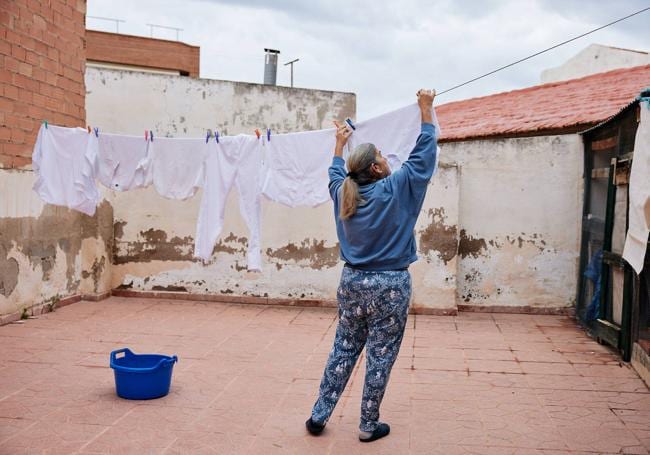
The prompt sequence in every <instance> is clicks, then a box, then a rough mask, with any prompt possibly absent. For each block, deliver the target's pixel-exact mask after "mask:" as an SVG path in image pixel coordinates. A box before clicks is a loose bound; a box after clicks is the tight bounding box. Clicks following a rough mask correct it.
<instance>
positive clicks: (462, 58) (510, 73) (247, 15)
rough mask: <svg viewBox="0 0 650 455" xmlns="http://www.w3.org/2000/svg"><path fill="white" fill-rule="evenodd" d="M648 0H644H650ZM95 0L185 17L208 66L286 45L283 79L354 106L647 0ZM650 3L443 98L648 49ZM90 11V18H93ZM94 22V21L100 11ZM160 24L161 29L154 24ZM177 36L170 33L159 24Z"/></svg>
mask: <svg viewBox="0 0 650 455" xmlns="http://www.w3.org/2000/svg"><path fill="white" fill-rule="evenodd" d="M645 3H647V0H646V2H645ZM593 5H594V2H591V1H586V0H585V1H578V0H519V1H517V0H463V1H454V0H439V1H435V2H434V1H417V0H402V1H399V2H394V1H391V2H389V1H378V0H375V1H370V0H362V1H355V2H351V1H343V0H330V1H327V2H325V1H298V0H276V1H273V2H268V1H262V0H238V1H235V0H186V1H180V0H177V1H172V0H157V1H154V0H139V1H138V2H132V1H127V0H89V1H88V14H89V15H97V16H109V17H115V16H116V15H117V14H118V13H116V12H119V15H120V16H118V17H119V18H120V19H126V20H127V21H128V22H127V23H125V24H122V25H121V26H120V30H121V31H124V32H127V33H135V34H145V35H148V29H147V28H146V26H145V25H144V24H146V23H158V24H161V25H170V26H176V27H182V28H183V29H184V31H183V32H182V34H181V39H182V40H183V41H186V42H189V43H191V44H196V45H199V46H201V76H202V77H207V78H213V79H230V80H241V81H247V82H258V83H261V82H262V77H263V69H264V56H263V49H264V48H265V47H271V48H275V49H280V51H281V54H280V61H279V62H280V66H279V68H278V83H279V84H281V85H289V68H288V67H284V66H283V65H282V64H283V63H284V62H286V61H288V60H291V59H294V58H300V61H299V62H298V63H296V65H295V66H294V78H295V83H296V86H299V87H307V88H318V89H325V90H340V91H348V92H355V93H357V102H358V118H367V117H369V116H372V115H376V114H379V113H381V112H385V111H387V110H390V109H393V108H397V107H399V106H402V105H404V104H406V103H409V102H411V101H412V100H413V99H414V93H415V91H416V90H417V89H418V88H420V87H435V88H436V89H438V91H441V90H444V89H446V88H449V87H452V86H454V85H456V84H458V83H461V82H464V81H466V80H469V79H471V78H473V77H476V76H478V75H480V74H483V73H485V72H488V71H490V70H493V69H495V68H497V67H499V66H502V65H505V64H508V63H510V62H512V61H515V60H517V59H520V58H522V57H525V56H527V55H529V54H531V53H534V52H537V51H539V50H542V49H544V48H546V47H549V46H552V45H554V44H557V43H558V42H560V41H563V40H565V39H567V38H570V37H572V36H575V35H577V34H580V33H583V32H585V31H587V30H589V29H591V28H594V27H597V26H599V25H602V24H603V23H606V22H609V21H611V20H613V19H616V18H618V17H621V16H623V15H626V14H629V13H631V12H633V11H635V10H638V9H641V8H643V7H644V6H647V5H644V2H643V1H641V0H626V1H618V2H598V8H594V7H593ZM649 17H650V12H648V13H645V14H644V15H642V16H639V17H635V18H632V19H630V20H629V21H626V22H623V23H621V24H617V25H616V26H614V27H611V28H608V29H605V30H602V31H600V32H597V33H596V34H594V35H592V36H590V37H587V38H584V39H581V40H579V41H577V42H575V43H571V44H569V45H566V46H564V47H562V48H559V49H556V50H553V51H551V52H549V53H547V54H544V55H541V56H539V57H536V58H534V59H532V60H529V61H527V62H524V63H522V64H520V65H517V66H515V67H513V68H509V69H507V70H504V71H502V72H499V73H497V74H495V75H492V76H490V77H488V78H485V79H482V80H480V81H477V82H475V83H472V84H470V85H467V86H465V87H462V88H459V89H457V90H454V91H452V92H450V93H449V94H445V95H443V96H441V97H440V99H439V102H447V101H451V100H455V99H462V98H468V97H474V96H482V95H485V94H489V93H495V92H498V91H504V90H512V89H516V88H522V87H526V86H530V85H534V84H536V83H539V75H540V73H541V71H542V70H543V69H545V68H549V67H554V66H557V65H559V64H561V63H562V62H564V61H565V60H566V59H568V58H570V57H571V56H573V55H575V54H576V53H577V52H579V51H580V50H581V49H583V48H585V47H586V46H588V45H589V44H591V43H593V42H597V43H602V44H609V45H614V46H618V47H629V48H638V49H645V50H648V48H650V43H649V42H648V41H649V36H648V33H647V30H646V28H644V24H647V20H648V18H649ZM90 24H91V22H90V20H89V26H90ZM93 24H95V26H96V24H97V23H96V22H95V23H93ZM155 33H156V34H155V35H154V36H161V35H159V34H164V33H165V31H164V30H158V31H156V32H155ZM161 37H167V38H173V36H170V35H167V36H164V35H163V36H161Z"/></svg>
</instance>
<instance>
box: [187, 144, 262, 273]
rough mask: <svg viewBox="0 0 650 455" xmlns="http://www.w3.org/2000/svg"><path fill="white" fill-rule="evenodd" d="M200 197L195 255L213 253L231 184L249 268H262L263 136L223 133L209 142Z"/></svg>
mask: <svg viewBox="0 0 650 455" xmlns="http://www.w3.org/2000/svg"><path fill="white" fill-rule="evenodd" d="M205 163H206V172H205V174H206V177H205V184H204V188H203V198H202V199H201V207H200V209H199V219H198V223H197V227H196V238H195V246H194V256H196V257H198V258H201V259H203V260H205V261H207V260H209V259H210V258H211V257H212V252H213V250H214V246H215V244H216V243H217V239H218V238H219V235H221V231H222V229H223V223H224V214H225V210H226V201H227V199H228V193H230V189H231V188H232V187H233V185H234V186H235V187H236V188H237V192H238V193H239V210H240V213H241V215H242V218H243V219H244V222H245V223H246V226H247V227H248V231H249V236H248V251H247V263H248V264H247V265H248V270H257V271H259V270H261V269H262V257H261V249H260V248H261V246H260V218H261V205H260V194H261V191H260V169H261V167H262V140H261V139H257V138H256V137H255V136H244V135H241V136H231V137H222V138H220V140H219V143H218V144H217V142H216V141H215V140H214V139H211V140H210V142H209V150H208V156H207V159H206V161H205Z"/></svg>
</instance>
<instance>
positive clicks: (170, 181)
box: [149, 137, 208, 200]
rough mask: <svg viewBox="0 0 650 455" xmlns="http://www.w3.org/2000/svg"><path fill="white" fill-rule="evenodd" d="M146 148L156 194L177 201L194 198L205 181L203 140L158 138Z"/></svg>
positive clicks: (205, 146) (205, 155) (205, 147)
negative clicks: (149, 150) (149, 148)
mask: <svg viewBox="0 0 650 455" xmlns="http://www.w3.org/2000/svg"><path fill="white" fill-rule="evenodd" d="M150 147H151V148H152V149H153V150H152V151H151V152H150V153H149V156H150V157H151V159H152V164H151V165H152V172H153V184H154V187H155V188H156V191H158V194H160V195H161V196H163V197H166V198H168V199H180V200H183V199H188V198H190V197H192V196H194V194H195V193H196V191H197V190H198V189H199V188H200V187H202V186H203V181H204V179H205V160H206V157H207V156H208V144H206V142H205V139H200V138H178V139H176V138H173V139H172V138H166V137H161V138H156V139H155V140H154V141H153V142H151V145H150Z"/></svg>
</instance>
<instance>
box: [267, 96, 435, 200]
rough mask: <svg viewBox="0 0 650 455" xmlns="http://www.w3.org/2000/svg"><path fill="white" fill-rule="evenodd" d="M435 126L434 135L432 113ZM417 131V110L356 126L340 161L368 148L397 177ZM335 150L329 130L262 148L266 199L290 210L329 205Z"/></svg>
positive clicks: (274, 140)
mask: <svg viewBox="0 0 650 455" xmlns="http://www.w3.org/2000/svg"><path fill="white" fill-rule="evenodd" d="M433 123H434V126H435V127H436V133H437V134H440V128H439V126H438V120H437V118H436V115H435V110H434V112H433ZM421 125H422V118H421V113H420V108H419V107H418V105H417V104H411V105H409V106H406V107H403V108H401V109H397V110H395V111H392V112H388V113H386V114H383V115H380V116H378V117H374V118H371V119H368V120H364V121H362V122H359V123H357V124H355V127H356V129H355V130H354V132H353V133H352V135H351V136H350V139H348V146H347V147H346V150H345V151H344V156H347V155H349V152H350V151H351V150H353V149H354V147H356V146H357V145H359V144H362V143H365V142H371V143H373V144H375V146H376V147H377V149H378V150H380V151H381V152H382V154H383V155H384V156H385V157H386V158H387V160H388V164H389V166H390V168H391V170H393V171H395V170H397V169H399V168H400V167H401V165H402V163H403V162H405V161H406V160H407V159H408V156H409V154H410V153H411V151H412V150H413V147H415V142H416V140H417V138H418V136H419V135H420V130H421ZM335 144H336V136H335V130H334V129H333V128H332V129H327V130H317V131H307V132H300V133H290V134H279V135H274V136H271V140H270V142H268V143H267V144H266V153H265V155H266V164H265V168H264V171H263V180H262V182H263V184H262V192H263V194H264V196H266V197H267V198H269V199H270V200H272V201H275V202H280V203H282V204H285V205H287V206H289V207H298V206H311V207H314V206H317V205H319V204H322V203H324V202H327V201H328V200H329V199H330V197H329V191H328V188H327V184H328V182H329V177H328V175H327V169H328V167H329V165H330V162H331V157H332V154H333V153H334V146H335ZM438 161H439V160H436V170H437V166H438ZM436 170H434V173H435V172H436Z"/></svg>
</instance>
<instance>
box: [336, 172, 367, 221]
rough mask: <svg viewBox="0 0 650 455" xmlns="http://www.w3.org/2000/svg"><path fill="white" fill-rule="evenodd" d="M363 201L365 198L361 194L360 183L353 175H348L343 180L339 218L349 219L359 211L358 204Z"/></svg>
mask: <svg viewBox="0 0 650 455" xmlns="http://www.w3.org/2000/svg"><path fill="white" fill-rule="evenodd" d="M363 203H364V200H363V199H362V198H361V195H360V194H359V184H358V183H357V182H355V181H354V180H353V179H352V177H350V176H347V177H346V178H345V180H343V189H342V197H341V210H340V211H339V218H341V219H342V220H347V219H349V218H350V217H351V216H352V215H354V214H355V213H357V206H359V204H363Z"/></svg>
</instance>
